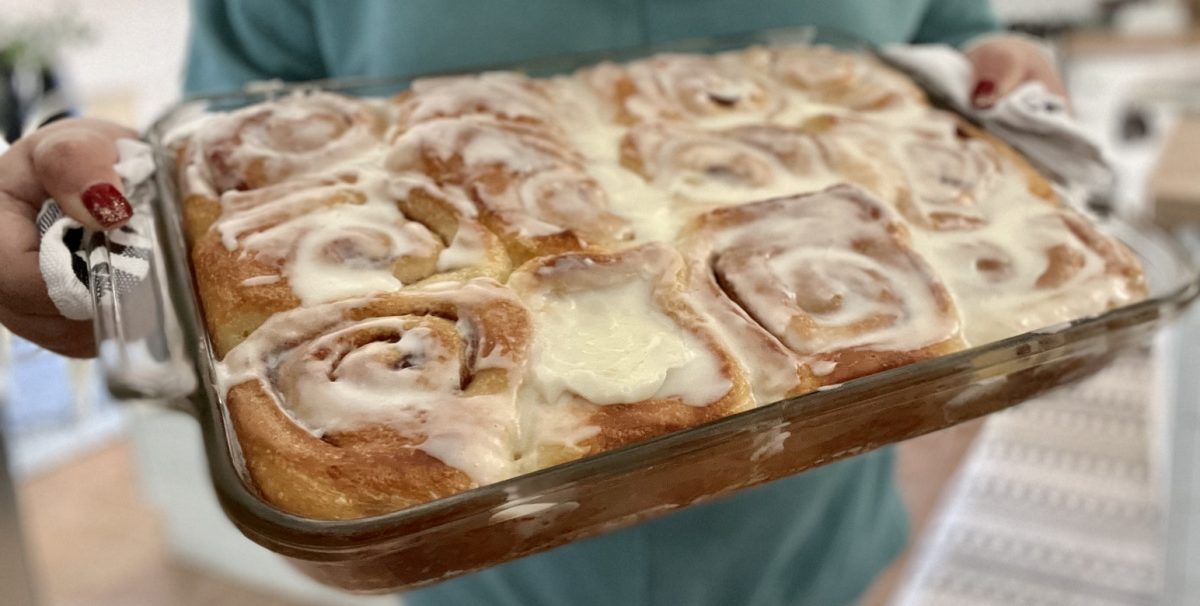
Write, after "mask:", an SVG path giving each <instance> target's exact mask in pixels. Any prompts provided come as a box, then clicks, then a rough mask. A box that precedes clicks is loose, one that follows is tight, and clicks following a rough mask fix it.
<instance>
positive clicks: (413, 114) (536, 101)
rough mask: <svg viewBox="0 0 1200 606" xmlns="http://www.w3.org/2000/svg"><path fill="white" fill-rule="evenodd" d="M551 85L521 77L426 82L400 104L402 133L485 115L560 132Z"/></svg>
mask: <svg viewBox="0 0 1200 606" xmlns="http://www.w3.org/2000/svg"><path fill="white" fill-rule="evenodd" d="M550 82H551V81H539V80H531V79H530V78H528V77H526V76H525V75H523V74H519V73H516V72H487V73H483V74H472V75H463V76H445V77H440V78H421V79H418V80H414V81H413V83H412V88H410V89H409V90H407V91H405V92H403V93H401V94H400V95H398V96H397V97H396V98H395V100H394V103H395V107H396V112H397V116H396V124H397V128H398V129H400V130H401V131H403V130H407V129H408V128H410V127H412V126H413V125H415V124H418V123H421V122H428V121H430V120H435V119H438V118H459V117H463V116H471V115H486V116H490V117H492V118H494V119H496V120H500V121H511V122H516V123H521V124H526V125H531V126H537V127H541V128H547V129H554V130H556V131H557V130H560V128H559V125H558V118H557V117H556V111H555V107H554V103H555V100H554V99H553V97H552V95H551V94H550V91H551V86H550V84H549V83H550Z"/></svg>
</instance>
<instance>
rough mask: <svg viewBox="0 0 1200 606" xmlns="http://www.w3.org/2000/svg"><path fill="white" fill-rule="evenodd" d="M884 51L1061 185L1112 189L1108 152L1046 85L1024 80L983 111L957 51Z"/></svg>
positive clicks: (926, 48) (937, 98) (934, 94)
mask: <svg viewBox="0 0 1200 606" xmlns="http://www.w3.org/2000/svg"><path fill="white" fill-rule="evenodd" d="M880 54H881V56H882V57H883V59H884V60H886V61H887V62H889V63H890V64H892V65H893V66H895V67H896V68H898V69H900V70H902V71H904V72H905V73H907V74H908V75H909V76H910V77H912V78H913V79H914V80H916V81H917V83H918V84H920V85H921V86H922V87H923V88H924V89H925V90H926V91H928V92H929V93H930V96H931V97H932V98H933V99H934V100H935V101H938V102H941V103H944V104H945V105H947V106H948V108H949V109H952V110H954V111H956V112H958V113H960V114H962V115H964V116H966V117H968V118H970V119H972V120H973V121H975V122H976V123H978V124H979V125H980V126H982V127H983V128H984V129H985V130H987V131H988V132H990V133H992V134H994V135H996V136H998V137H1000V138H1001V139H1004V140H1005V141H1006V142H1008V143H1009V144H1010V145H1012V146H1013V147H1016V148H1017V149H1019V150H1020V151H1021V152H1023V153H1024V154H1025V155H1026V156H1027V157H1028V158H1029V159H1030V160H1031V161H1032V162H1033V163H1034V164H1036V165H1037V167H1038V168H1039V169H1041V170H1042V171H1044V172H1046V173H1049V174H1050V175H1051V176H1052V177H1054V178H1055V179H1056V180H1057V181H1059V182H1060V183H1062V184H1063V185H1069V186H1077V187H1082V188H1084V189H1085V190H1087V191H1088V192H1093V193H1099V192H1105V191H1108V190H1109V189H1111V187H1112V185H1113V181H1114V178H1113V171H1112V168H1111V167H1110V164H1109V160H1108V157H1107V154H1106V153H1105V152H1104V150H1103V148H1102V147H1101V146H1100V144H1099V143H1098V142H1097V141H1096V140H1095V138H1093V137H1092V136H1091V135H1089V134H1088V133H1087V132H1086V131H1085V130H1084V129H1083V128H1082V127H1080V125H1079V124H1078V123H1077V122H1076V121H1075V120H1074V119H1073V118H1072V117H1071V112H1070V111H1069V107H1068V105H1067V102H1066V100H1065V99H1063V98H1062V97H1060V96H1058V95H1055V94H1053V93H1051V92H1050V91H1049V90H1047V89H1046V87H1045V85H1043V84H1042V83H1040V82H1027V83H1025V84H1022V85H1021V86H1019V87H1017V89H1016V90H1014V91H1012V92H1011V93H1009V94H1007V95H1005V96H1004V97H1003V98H1001V99H999V100H998V101H997V102H996V103H995V104H994V105H993V106H992V107H989V108H983V109H980V108H976V107H975V106H974V105H972V103H971V88H972V83H973V81H974V78H973V76H972V68H971V64H970V62H969V61H968V60H967V58H966V56H965V55H963V54H962V53H961V52H959V51H958V50H955V49H953V48H951V47H949V46H945V45H941V44H928V45H915V46H910V45H893V46H887V47H884V48H883V49H882V50H881V51H880Z"/></svg>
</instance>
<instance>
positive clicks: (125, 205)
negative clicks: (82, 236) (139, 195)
mask: <svg viewBox="0 0 1200 606" xmlns="http://www.w3.org/2000/svg"><path fill="white" fill-rule="evenodd" d="M80 198H81V199H82V200H83V206H84V207H85V208H87V211H88V213H89V214H91V215H92V216H93V217H95V218H96V221H97V222H98V223H100V227H103V228H104V229H108V228H110V227H113V226H114V225H116V224H118V223H120V222H122V221H124V220H126V219H128V218H129V217H132V216H133V207H132V206H130V205H129V201H128V200H126V199H125V196H122V195H121V192H120V191H118V190H117V188H116V187H114V186H113V185H111V184H109V183H97V184H95V185H93V186H91V187H89V188H87V189H86V190H84V192H83V195H82V196H80Z"/></svg>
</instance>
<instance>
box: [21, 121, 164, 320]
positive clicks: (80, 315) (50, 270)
mask: <svg viewBox="0 0 1200 606" xmlns="http://www.w3.org/2000/svg"><path fill="white" fill-rule="evenodd" d="M117 151H118V154H119V160H118V161H117V164H116V166H115V167H114V168H115V170H116V171H117V174H118V175H120V177H121V179H122V181H124V185H125V192H126V197H127V198H129V201H130V203H131V204H132V205H133V212H134V214H135V215H136V214H138V213H147V212H149V211H148V209H147V208H145V204H146V201H144V200H142V199H141V197H139V196H132V195H131V193H132V192H133V191H134V190H135V189H136V188H137V187H138V186H140V185H143V184H144V183H145V182H147V181H148V180H149V179H151V178H152V176H153V174H154V157H153V153H152V150H151V148H150V146H149V145H147V144H146V143H143V142H141V141H136V140H133V139H121V140H119V141H117ZM143 216H146V215H143ZM139 224H141V225H145V224H144V223H141V222H137V221H134V222H130V224H128V225H125V226H123V227H121V228H118V229H115V230H112V231H109V232H107V233H105V234H104V235H103V237H105V238H106V239H107V241H108V246H107V250H105V248H104V247H99V246H96V247H91V246H89V243H90V242H92V239H93V238H96V237H98V236H100V234H95V233H93V232H92V231H91V230H89V229H87V228H85V227H83V225H81V224H80V223H79V222H78V221H76V220H74V219H72V218H70V217H68V216H66V215H65V214H63V211H62V209H61V208H60V207H59V206H58V203H57V202H55V201H53V200H47V201H46V202H45V203H44V204H43V205H42V209H41V211H40V212H39V213H38V216H37V226H38V232H39V233H40V234H41V237H42V241H41V248H40V249H39V253H38V262H39V264H40V265H41V271H42V277H43V279H44V280H45V281H46V287H47V289H48V290H49V292H50V299H51V300H52V301H54V306H55V307H57V308H58V311H59V313H61V314H62V315H63V316H65V317H67V318H70V319H72V320H90V319H91V318H92V317H93V316H94V310H93V309H92V295H91V290H90V286H89V285H90V284H91V282H92V280H91V275H92V273H93V272H95V273H96V274H97V276H104V275H107V276H108V278H109V279H108V280H107V281H104V282H105V283H103V284H101V283H99V281H98V283H97V284H95V285H94V286H95V287H96V288H98V289H102V292H103V291H106V290H108V289H114V290H116V292H118V293H120V292H125V291H127V290H128V289H130V288H132V287H133V286H134V285H136V284H137V283H138V282H140V281H141V280H142V279H143V278H145V276H146V272H147V270H148V268H149V262H148V260H149V258H150V239H149V237H148V236H147V235H146V234H145V233H143V231H144V228H142V227H139ZM89 248H91V249H92V251H91V257H90V258H89V253H88V250H89Z"/></svg>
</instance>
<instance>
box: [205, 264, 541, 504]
mask: <svg viewBox="0 0 1200 606" xmlns="http://www.w3.org/2000/svg"><path fill="white" fill-rule="evenodd" d="M289 316H290V317H294V318H297V320H295V321H289ZM379 319H385V320H389V321H391V322H392V323H393V324H392V325H387V326H383V327H380V326H378V325H373V324H372V321H375V320H379ZM301 326H303V327H305V328H304V329H303V330H300V331H299V333H297V328H299V327H301ZM277 329H282V330H283V332H281V333H278V334H276V333H275V332H274V331H275V330H277ZM418 329H419V330H423V331H427V332H429V333H433V334H434V335H435V336H436V338H435V339H432V340H431V341H430V342H432V343H433V344H434V345H433V346H436V347H437V348H438V349H428V348H427V349H425V350H422V351H421V352H419V353H416V354H413V353H411V352H409V355H408V357H407V358H405V361H404V363H403V364H397V363H395V362H394V361H391V360H390V358H387V356H389V355H392V350H388V349H379V348H378V347H376V346H375V345H373V344H381V343H382V344H387V343H395V342H396V341H397V340H399V339H401V338H403V335H404V334H405V333H406V332H407V333H412V332H413V331H415V330H418ZM284 335H286V337H285V336H284ZM443 339H444V340H445V341H443ZM529 339H530V326H529V318H528V314H527V312H526V311H525V310H524V308H523V307H522V306H521V305H520V304H519V302H517V301H515V300H513V299H512V298H511V297H510V296H508V295H506V294H505V293H504V291H502V290H501V289H499V288H497V287H496V286H487V285H486V284H485V285H483V286H469V287H466V288H465V289H464V288H460V289H441V290H436V291H428V292H425V291H419V290H413V291H405V292H401V293H394V294H389V295H383V296H380V297H377V298H375V299H370V300H366V301H363V302H359V303H354V304H352V305H349V306H347V305H339V304H333V305H329V306H326V307H325V308H305V309H299V310H294V311H291V312H286V313H284V314H281V315H278V316H275V317H274V318H272V319H271V321H270V322H269V323H268V324H267V325H265V326H264V327H263V329H262V330H260V331H258V332H256V333H255V334H254V336H253V337H251V340H250V341H248V342H247V343H246V344H245V345H244V346H243V347H244V349H239V350H238V353H239V354H243V355H246V354H247V351H248V350H249V351H253V353H254V354H255V356H256V357H259V358H261V362H262V363H263V364H265V368H263V370H262V372H261V374H259V376H258V378H252V379H249V380H242V381H239V382H237V383H236V384H235V385H234V386H233V387H232V389H230V391H229V394H228V397H227V405H228V407H229V412H230V417H231V420H232V421H233V427H234V430H235V431H236V433H237V436H238V442H239V444H240V445H241V448H242V454H243V457H244V459H245V461H246V466H247V470H248V471H249V472H250V476H251V478H252V479H253V480H254V483H255V485H256V486H257V487H258V489H259V491H260V492H261V493H262V495H263V497H264V498H265V499H266V500H267V501H269V502H271V503H272V504H274V505H275V506H277V507H279V508H280V509H283V510H285V511H288V512H291V513H293V514H296V515H301V516H306V517H311V518H317V519H349V518H358V517H365V516H370V515H377V514H382V513H386V512H389V511H395V510H397V509H402V508H404V507H408V506H411V505H415V504H418V503H423V502H425V501H429V500H433V499H436V498H439V497H444V496H448V495H451V494H454V493H456V492H461V491H463V490H466V489H468V488H471V487H473V486H475V485H477V484H476V483H475V482H474V481H473V480H472V478H471V477H470V476H468V475H467V474H466V473H465V472H464V471H462V470H460V469H457V468H455V467H452V466H450V465H448V464H446V463H445V462H443V461H441V460H439V459H438V458H437V457H435V456H432V455H430V454H429V453H428V452H426V451H424V450H422V449H421V447H422V445H423V444H424V443H425V442H426V441H427V440H429V439H431V432H437V431H440V432H441V433H443V434H445V433H447V432H450V433H452V432H454V431H464V429H463V428H459V427H457V426H455V427H451V428H439V427H437V426H434V425H431V423H432V421H428V420H427V419H426V418H425V417H423V416H421V415H420V414H417V415H416V416H413V415H412V414H411V413H406V412H405V409H406V408H410V407H411V406H413V405H415V404H419V402H413V401H412V397H411V396H410V398H408V399H406V398H404V397H401V396H399V395H392V396H391V397H390V399H389V396H388V392H387V391H386V390H384V391H382V392H381V393H379V394H376V395H378V396H380V397H382V398H383V400H382V402H383V403H384V404H385V405H387V406H390V407H393V408H394V409H395V412H390V411H387V410H385V411H384V413H383V414H385V415H386V414H389V413H390V414H391V416H390V417H388V416H384V417H382V418H378V419H374V420H371V419H370V418H367V419H366V420H365V421H364V423H362V424H361V425H351V426H350V427H348V428H344V429H337V430H331V431H326V432H325V433H323V434H322V435H317V434H314V433H313V432H311V431H309V430H307V429H304V428H303V427H301V426H300V425H299V424H298V423H297V421H296V419H295V418H293V417H292V416H291V415H289V413H288V412H286V411H285V408H290V407H292V406H299V405H300V403H299V402H295V401H292V400H294V399H296V398H301V397H306V396H308V395H309V393H310V392H311V390H312V387H311V385H310V384H307V383H306V384H305V385H309V387H308V389H307V390H305V389H302V388H300V386H298V385H297V384H296V383H295V382H297V381H299V380H301V379H304V380H309V379H313V378H314V377H313V373H311V372H308V373H305V374H303V375H302V376H297V375H295V374H294V373H290V374H289V370H288V367H289V365H290V364H297V363H308V364H310V365H311V364H312V363H313V360H314V359H317V362H318V363H320V364H321V365H323V367H324V368H326V369H328V370H327V371H326V372H329V373H330V376H329V377H328V380H332V381H337V380H338V375H337V373H338V372H339V370H344V368H345V365H347V364H350V363H351V362H349V361H348V360H354V359H355V358H354V357H355V356H357V363H359V364H362V357H363V356H373V357H376V358H378V359H379V362H378V363H377V364H376V365H374V366H372V367H369V368H370V369H371V370H372V372H374V373H376V376H377V377H380V376H381V375H386V374H387V373H389V372H390V373H399V372H406V371H413V370H416V371H418V372H428V373H433V372H435V370H436V369H434V368H433V367H431V366H429V365H430V364H432V362H430V360H431V359H433V358H434V357H436V356H437V355H438V354H437V352H438V351H439V350H440V349H442V348H448V347H457V348H459V350H460V351H459V352H458V353H453V352H452V353H451V355H452V356H454V357H461V358H462V359H461V364H462V369H461V372H462V380H461V384H459V383H455V384H454V385H453V387H451V388H449V389H447V390H445V391H444V392H442V393H436V392H435V393H433V394H432V395H425V396H419V397H417V398H416V399H420V397H430V398H434V399H435V405H436V407H437V408H438V410H442V411H445V410H446V409H453V408H454V407H463V413H462V414H470V411H471V410H473V409H472V408H470V406H479V405H480V404H479V403H475V404H472V402H474V401H481V402H482V405H484V406H487V407H490V408H496V409H505V408H511V407H512V406H513V405H514V404H513V398H514V394H515V389H516V383H517V381H518V377H519V374H520V372H521V370H522V368H523V366H524V363H525V357H526V351H527V349H528V343H529ZM433 346H430V347H433ZM318 358H319V359H318ZM326 358H328V359H326ZM495 359H501V360H504V362H505V364H507V366H501V367H493V366H490V365H489V364H494V363H489V360H495ZM236 362H238V360H235V363H236ZM423 365H425V367H423ZM386 379H387V377H386V376H382V377H381V378H377V380H380V381H383V380H386ZM431 380H436V377H433V378H432V379H431ZM297 390H299V391H297ZM484 398H492V399H491V400H484ZM506 416H507V417H508V418H511V417H512V416H513V415H511V414H507V415H505V414H500V415H499V416H498V418H500V419H503V418H505V417H506ZM464 427H465V428H466V429H465V430H471V427H470V425H469V424H466V425H464ZM490 429H492V430H495V431H497V432H502V433H503V432H507V433H510V434H514V433H515V428H514V427H511V426H510V427H494V428H490ZM511 439H512V436H510V437H509V438H508V440H509V441H511ZM508 447H509V448H511V443H509V444H508ZM503 454H504V453H501V456H503ZM507 455H508V456H509V457H510V458H512V457H513V454H512V452H511V451H509V452H508V453H507Z"/></svg>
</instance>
